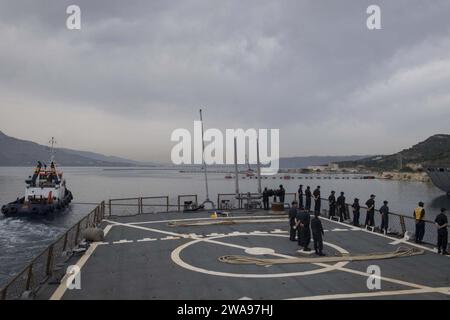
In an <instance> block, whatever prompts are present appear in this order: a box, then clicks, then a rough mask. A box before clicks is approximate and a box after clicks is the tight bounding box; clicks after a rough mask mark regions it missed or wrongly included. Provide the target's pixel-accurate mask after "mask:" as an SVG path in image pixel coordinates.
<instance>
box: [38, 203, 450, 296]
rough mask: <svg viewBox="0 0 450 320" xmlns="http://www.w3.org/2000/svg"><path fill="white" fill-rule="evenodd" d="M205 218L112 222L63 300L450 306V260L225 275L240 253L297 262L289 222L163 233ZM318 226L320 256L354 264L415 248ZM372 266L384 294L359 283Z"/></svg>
mask: <svg viewBox="0 0 450 320" xmlns="http://www.w3.org/2000/svg"><path fill="white" fill-rule="evenodd" d="M209 216H210V214H209V213H207V212H196V213H161V214H143V215H139V216H134V217H114V218H110V219H109V221H105V223H104V226H105V227H106V226H108V225H112V227H111V228H110V230H109V232H108V233H107V236H106V239H105V241H104V243H102V244H99V245H97V247H96V248H95V250H94V251H93V253H92V255H91V256H90V257H89V258H88V259H87V261H86V263H85V264H84V266H83V267H82V268H81V290H66V291H63V292H64V294H63V295H62V299H202V300H205V299H233V300H235V299H241V298H244V297H245V298H250V299H299V298H314V299H449V298H450V290H449V289H450V258H449V257H446V256H442V255H438V254H436V253H433V252H431V251H426V253H425V254H424V255H420V256H414V257H404V258H394V259H388V260H378V261H363V262H349V263H347V264H345V265H344V266H342V267H340V268H334V269H332V268H327V269H324V266H318V265H315V264H290V265H273V266H269V267H265V266H256V265H231V264H226V263H223V262H220V261H218V258H219V257H220V256H223V255H228V254H237V255H247V254H246V253H245V251H244V250H245V248H253V247H262V248H270V249H273V250H275V252H276V253H277V254H284V255H288V256H299V253H297V250H298V249H299V248H298V245H297V243H296V242H291V241H289V238H288V233H287V231H288V227H287V218H286V216H280V215H278V216H274V214H273V213H272V212H264V211H255V212H253V213H252V214H248V213H246V212H244V211H241V212H236V211H233V212H232V213H231V217H232V218H234V219H235V220H234V221H240V219H237V217H243V220H246V219H251V220H260V219H277V220H280V221H276V222H262V223H261V222H260V223H256V222H254V223H236V224H232V225H208V226H188V227H186V226H184V227H183V226H176V227H171V226H169V225H168V220H174V219H194V218H195V219H197V218H202V219H204V218H209ZM258 217H259V218H258ZM202 221H205V220H202ZM206 221H217V220H212V219H211V220H206ZM190 222H192V221H190ZM322 223H323V226H324V229H326V230H327V231H326V233H325V237H324V241H325V242H326V243H329V244H330V245H331V246H330V245H325V246H324V252H325V253H326V254H327V255H334V254H335V253H337V250H336V248H335V247H334V246H339V247H341V248H342V249H344V250H346V251H348V252H350V253H351V254H364V253H374V252H390V251H393V250H395V249H396V248H397V247H399V246H411V245H410V244H405V243H400V244H398V243H397V244H391V242H393V241H394V240H393V239H389V238H387V237H384V236H381V235H377V234H373V233H371V232H366V231H363V230H361V229H358V228H352V227H351V226H348V225H343V224H339V223H336V222H332V221H330V220H327V219H323V220H322ZM108 228H109V227H108ZM204 239H213V240H214V242H211V241H209V242H208V241H205V240H204ZM120 241H121V242H120ZM189 243H191V244H190V245H187V246H186V247H185V248H182V249H181V248H180V246H182V245H185V244H189ZM311 247H313V244H312V242H311ZM177 248H178V250H176V249H177ZM177 253H178V255H177ZM253 257H267V258H276V257H275V256H272V255H263V256H255V255H254V256H253ZM310 257H311V258H313V257H315V255H310ZM78 259H79V257H78V258H77V259H76V260H78ZM76 260H75V261H74V262H73V263H75V262H77V261H76ZM328 265H329V266H332V265H334V264H328ZM369 265H378V266H379V267H380V268H381V276H382V277H383V280H382V282H381V289H380V290H369V289H368V288H367V285H366V282H367V277H368V275H367V274H364V273H366V272H367V267H368V266H369ZM302 272H307V273H306V274H302ZM217 273H220V274H217ZM57 288H58V286H57V285H49V286H47V287H46V288H45V289H44V290H42V293H41V296H40V298H47V297H48V295H49V294H50V293H51V292H53V291H55V290H56V289H57ZM438 288H440V289H438ZM417 290H419V291H418V292H417ZM46 295H47V296H46Z"/></svg>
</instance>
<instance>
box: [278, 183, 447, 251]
mask: <svg viewBox="0 0 450 320" xmlns="http://www.w3.org/2000/svg"><path fill="white" fill-rule="evenodd" d="M280 187H282V186H280ZM303 198H305V203H304V205H303ZM375 198H376V196H375V195H374V194H371V195H370V198H369V199H368V200H367V201H366V203H365V205H366V207H367V214H366V220H365V222H364V227H367V226H369V227H374V226H375ZM298 199H299V203H297V202H295V201H294V202H293V203H292V208H291V210H290V213H289V220H290V226H291V232H290V235H291V236H290V238H291V240H293V241H295V234H296V233H298V241H299V245H300V246H301V247H303V250H304V251H309V247H308V245H309V241H310V233H309V212H310V211H311V203H312V200H314V218H313V219H312V220H311V230H312V234H313V238H314V249H315V250H316V253H317V254H318V255H322V254H323V253H322V247H323V245H322V237H323V228H322V224H321V222H320V219H319V218H318V217H319V215H320V210H321V200H322V199H321V194H320V186H317V188H316V189H315V190H314V191H313V192H311V188H310V187H309V186H307V187H306V190H305V191H303V185H300V186H299V189H298ZM345 200H346V199H345V194H344V192H341V193H340V196H339V197H337V198H336V192H335V191H331V194H330V196H329V197H328V204H329V216H330V217H336V216H337V217H338V218H339V221H340V222H343V221H345V220H350V216H349V207H348V206H347V204H346V202H345ZM388 204H389V203H388V201H386V200H385V201H383V205H382V206H381V208H380V209H379V210H378V211H379V212H380V215H381V225H380V232H381V233H385V234H387V232H388V228H389V213H390V211H389V207H388ZM350 207H351V208H352V213H353V221H352V223H353V225H354V226H358V227H360V222H359V217H360V210H361V206H360V204H359V199H358V198H355V199H354V201H353V204H352V205H351V206H350ZM445 212H446V209H445V208H441V212H440V214H439V215H438V216H437V217H436V218H435V220H434V223H435V225H436V228H437V235H438V239H437V249H438V253H442V254H444V255H447V254H448V252H447V244H448V228H447V227H448V219H447V216H446V214H445ZM413 217H414V220H415V239H414V240H415V242H416V243H419V244H420V243H423V238H424V235H425V209H424V203H423V202H419V204H418V207H417V208H416V209H415V210H414V213H413ZM313 221H314V222H313Z"/></svg>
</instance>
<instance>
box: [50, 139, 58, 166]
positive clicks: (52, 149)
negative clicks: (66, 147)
mask: <svg viewBox="0 0 450 320" xmlns="http://www.w3.org/2000/svg"><path fill="white" fill-rule="evenodd" d="M49 143H50V145H51V147H50V163H52V162H55V144H56V140H55V137H52V139H51V140H50V141H49Z"/></svg>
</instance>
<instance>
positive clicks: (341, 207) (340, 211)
mask: <svg viewBox="0 0 450 320" xmlns="http://www.w3.org/2000/svg"><path fill="white" fill-rule="evenodd" d="M337 208H338V214H339V221H340V222H343V221H344V219H345V197H344V193H343V192H341V195H340V196H339V197H338V198H337Z"/></svg>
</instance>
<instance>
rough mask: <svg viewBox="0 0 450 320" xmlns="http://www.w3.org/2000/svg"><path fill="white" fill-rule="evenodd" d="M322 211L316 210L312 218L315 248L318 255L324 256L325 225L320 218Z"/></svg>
mask: <svg viewBox="0 0 450 320" xmlns="http://www.w3.org/2000/svg"><path fill="white" fill-rule="evenodd" d="M319 216H320V213H318V212H315V213H314V218H312V219H311V231H312V236H313V240H314V250H315V251H316V254H317V255H318V256H321V257H322V256H324V254H323V252H322V250H323V236H324V232H323V227H322V221H320V219H319Z"/></svg>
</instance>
